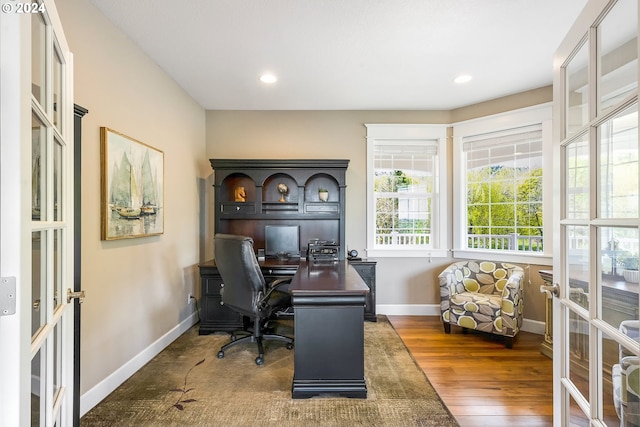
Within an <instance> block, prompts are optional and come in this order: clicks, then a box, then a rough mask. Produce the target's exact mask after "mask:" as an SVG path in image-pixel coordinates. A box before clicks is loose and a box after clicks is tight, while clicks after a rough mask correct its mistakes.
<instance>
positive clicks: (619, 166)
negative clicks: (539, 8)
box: [553, 0, 640, 427]
mask: <svg viewBox="0 0 640 427" xmlns="http://www.w3.org/2000/svg"><path fill="white" fill-rule="evenodd" d="M638 154H639V140H638V0H590V1H589V2H588V3H587V5H586V7H585V9H584V11H583V12H582V14H581V15H580V16H579V17H578V19H577V21H576V22H575V24H574V25H573V27H572V28H571V30H570V31H569V33H568V35H567V37H566V38H565V40H564V41H563V42H562V44H561V45H560V47H559V49H558V50H557V52H556V55H555V57H554V173H555V174H556V175H555V176H556V177H558V178H560V180H559V181H560V182H561V184H560V186H559V187H558V188H556V189H555V191H554V219H555V221H554V265H553V271H554V281H555V283H556V285H557V286H558V290H559V295H558V296H557V297H556V298H554V301H553V316H554V333H553V337H554V348H553V355H554V425H555V426H604V425H607V426H625V427H626V426H640V363H639V360H640V344H639V343H638V339H639V338H638V336H639V326H640V322H639V315H638V313H639V311H640V304H639V302H638V283H637V281H638V277H637V275H638V274H637V271H636V272H635V277H633V275H634V274H633V273H628V271H630V270H631V269H632V268H633V267H635V269H636V270H637V266H638V257H639V252H640V197H639V191H640V169H639V158H638Z"/></svg>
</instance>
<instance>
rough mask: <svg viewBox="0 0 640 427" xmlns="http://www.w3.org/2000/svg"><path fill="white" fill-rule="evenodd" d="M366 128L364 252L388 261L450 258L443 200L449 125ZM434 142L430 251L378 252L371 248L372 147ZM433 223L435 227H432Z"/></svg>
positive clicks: (373, 222) (401, 249)
mask: <svg viewBox="0 0 640 427" xmlns="http://www.w3.org/2000/svg"><path fill="white" fill-rule="evenodd" d="M365 127H366V128H367V246H366V249H365V252H366V254H367V256H370V257H389V258H393V257H395V258H398V257H402V258H435V257H447V256H450V251H449V249H447V248H448V247H449V244H448V242H447V237H448V235H449V233H448V230H450V225H449V224H450V219H449V211H448V206H449V200H448V198H447V194H448V191H447V188H448V185H449V183H448V181H449V173H448V170H449V168H448V164H447V159H448V152H447V133H448V129H449V127H450V126H449V125H445V124H365ZM425 140H429V141H433V140H436V141H437V142H438V154H437V165H438V176H437V185H436V188H435V189H434V190H435V191H434V196H433V199H432V206H433V205H435V208H434V209H433V212H432V219H431V221H432V228H431V229H432V235H431V239H430V240H431V243H432V244H431V247H430V248H415V247H411V248H406V249H404V248H393V249H380V248H375V247H374V241H375V238H374V235H375V224H376V221H375V198H374V197H373V190H374V189H373V185H374V177H373V172H374V170H375V165H374V150H373V147H374V145H376V144H383V143H385V142H387V141H406V142H407V143H415V142H419V141H425ZM433 224H437V226H433Z"/></svg>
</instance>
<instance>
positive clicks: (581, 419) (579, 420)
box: [563, 397, 591, 427]
mask: <svg viewBox="0 0 640 427" xmlns="http://www.w3.org/2000/svg"><path fill="white" fill-rule="evenodd" d="M563 425H564V424H563ZM590 425H591V424H590V423H589V418H588V417H587V416H586V415H585V414H584V412H582V409H580V407H579V406H578V403H577V402H576V401H575V400H574V399H573V397H569V426H570V427H589V426H590Z"/></svg>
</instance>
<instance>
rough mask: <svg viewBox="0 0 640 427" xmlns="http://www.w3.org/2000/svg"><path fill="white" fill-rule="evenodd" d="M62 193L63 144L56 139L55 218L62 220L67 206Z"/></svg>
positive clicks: (54, 147) (54, 150)
mask: <svg viewBox="0 0 640 427" xmlns="http://www.w3.org/2000/svg"><path fill="white" fill-rule="evenodd" d="M63 196H64V194H63V193H62V144H61V143H60V141H58V139H57V138H56V139H55V142H54V144H53V220H54V221H62V211H63V209H64V208H65V206H63V205H62V201H63V200H64V197H63Z"/></svg>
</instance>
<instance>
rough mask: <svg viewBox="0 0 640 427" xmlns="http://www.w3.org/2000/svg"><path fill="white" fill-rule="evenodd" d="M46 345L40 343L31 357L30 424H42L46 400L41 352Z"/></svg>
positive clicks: (33, 425)
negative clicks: (38, 348)
mask: <svg viewBox="0 0 640 427" xmlns="http://www.w3.org/2000/svg"><path fill="white" fill-rule="evenodd" d="M45 349H46V345H44V344H43V345H42V347H40V350H38V352H37V353H36V355H35V356H34V357H33V359H31V426H32V427H37V426H40V425H44V424H43V423H42V421H43V420H44V416H45V410H44V404H45V401H46V396H45V389H44V385H45V383H46V381H45V378H46V377H45V368H44V366H43V360H44V359H43V354H44V352H45Z"/></svg>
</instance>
